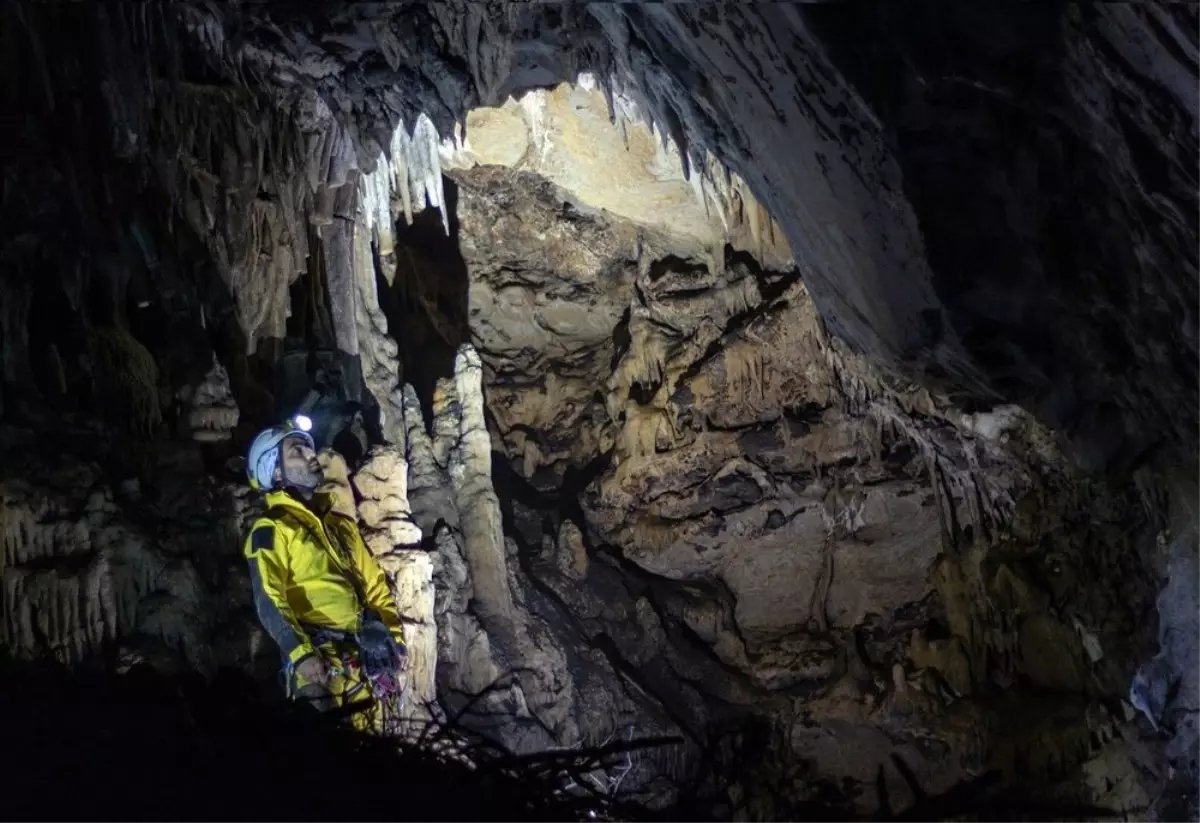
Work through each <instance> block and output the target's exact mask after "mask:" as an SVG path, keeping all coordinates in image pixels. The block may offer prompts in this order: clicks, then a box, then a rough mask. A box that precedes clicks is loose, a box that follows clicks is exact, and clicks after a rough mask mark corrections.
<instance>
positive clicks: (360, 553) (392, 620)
mask: <svg viewBox="0 0 1200 823" xmlns="http://www.w3.org/2000/svg"><path fill="white" fill-rule="evenodd" d="M353 531H354V540H353V545H354V551H353V556H354V565H355V567H357V570H358V573H359V575H360V579H361V580H362V581H363V586H364V589H365V590H364V591H363V596H364V597H366V599H367V606H369V607H370V608H372V609H374V610H375V611H376V613H378V615H379V617H380V619H381V620H383V625H385V626H387V627H388V631H390V632H391V634H392V637H393V638H394V639H395V640H396V642H397V643H399V644H400V645H402V646H403V645H405V640H404V623H403V622H402V621H401V620H400V608H399V607H398V606H397V605H396V599H395V598H394V597H393V596H392V587H391V585H389V583H388V579H387V575H385V574H384V573H383V569H382V568H381V567H380V565H379V562H378V561H377V560H376V559H375V558H374V556H372V554H371V551H370V549H368V548H367V546H366V544H365V543H364V542H363V539H362V536H361V535H360V534H359V532H358V526H357V525H354V526H353Z"/></svg>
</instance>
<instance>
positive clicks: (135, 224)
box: [0, 0, 1200, 818]
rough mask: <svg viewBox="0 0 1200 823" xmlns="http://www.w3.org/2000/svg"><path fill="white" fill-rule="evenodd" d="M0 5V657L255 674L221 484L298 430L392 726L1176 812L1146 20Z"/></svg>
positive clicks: (1185, 135) (1184, 700)
mask: <svg viewBox="0 0 1200 823" xmlns="http://www.w3.org/2000/svg"><path fill="white" fill-rule="evenodd" d="M0 18H2V19H3V21H4V32H5V35H6V36H5V43H6V44H7V46H8V48H6V49H5V53H6V54H7V55H8V59H9V61H10V64H9V71H8V72H6V77H7V78H8V80H6V81H5V95H6V98H5V99H6V102H7V103H9V106H8V108H9V109H10V110H11V111H13V112H16V113H19V114H20V115H21V117H20V118H19V122H20V123H22V124H23V125H21V126H20V127H17V128H14V129H13V130H11V133H10V134H9V138H10V140H11V147H10V151H9V152H6V154H5V160H4V161H3V174H4V180H5V185H4V186H3V187H0V211H2V213H3V215H4V218H5V221H6V226H8V227H9V228H10V229H11V231H10V233H9V237H8V238H7V239H5V240H4V241H3V243H2V244H0V260H3V261H4V267H3V270H2V271H0V375H2V378H3V379H2V380H0V506H2V509H0V511H2V525H3V540H4V544H3V550H4V555H3V589H2V590H3V598H4V600H3V612H4V634H3V643H4V646H5V648H6V649H8V650H10V651H13V652H16V653H18V654H21V655H26V656H36V655H38V654H52V655H56V656H59V657H61V658H63V659H68V660H72V661H79V660H85V659H86V660H108V661H109V662H113V663H115V664H116V665H118V666H119V667H120V666H126V665H128V663H129V661H130V660H133V659H144V660H149V661H152V662H154V663H155V664H156V665H161V666H165V667H169V666H179V665H187V666H190V667H194V668H197V669H200V670H202V671H212V670H214V669H215V668H217V667H220V666H237V667H240V668H244V669H247V670H251V671H254V672H256V673H257V674H258V675H260V676H261V677H262V678H263V679H264V680H266V679H270V678H272V677H274V676H275V673H276V668H277V655H276V651H275V650H274V649H273V648H271V646H270V642H269V641H268V640H267V639H266V638H265V636H264V635H263V633H262V631H261V629H259V628H258V627H257V625H256V621H255V620H254V615H253V610H252V608H251V607H250V604H249V601H248V585H247V580H246V571H245V567H244V563H243V561H242V558H241V545H240V541H241V537H242V534H243V533H244V528H245V525H246V523H247V522H248V518H250V517H252V516H253V515H254V514H255V513H256V512H257V511H258V507H259V506H260V501H257V500H256V499H254V497H253V496H252V495H250V494H249V493H248V491H247V490H246V489H245V488H244V486H243V484H242V481H241V477H240V474H239V465H238V462H237V460H236V459H232V458H231V455H233V454H235V453H236V452H237V451H240V450H242V449H243V448H244V446H245V445H246V444H247V443H248V442H249V438H250V437H252V436H253V434H254V432H255V430H256V428H257V427H259V426H261V425H265V424H268V423H270V422H274V421H275V420H277V419H279V418H280V417H282V416H283V415H285V414H290V413H292V412H294V411H295V410H296V409H297V408H303V409H305V410H306V411H307V412H308V413H310V414H311V415H312V416H313V417H314V419H315V420H316V423H317V426H316V428H315V429H314V433H315V435H316V436H317V438H318V440H319V441H320V442H319V445H320V446H321V455H322V461H323V464H324V465H325V466H326V469H327V479H328V483H329V488H330V490H332V491H334V492H335V496H336V499H337V505H338V506H339V508H340V509H341V510H342V511H344V512H346V513H347V514H350V515H352V516H355V517H357V518H358V519H359V522H360V524H361V526H362V530H363V535H364V538H365V540H366V542H367V545H368V547H369V548H370V550H371V551H372V552H373V553H374V554H375V555H376V556H377V557H378V558H379V560H380V563H381V564H382V565H383V567H384V568H385V569H386V570H387V572H388V574H389V576H390V578H391V580H392V583H393V587H394V589H395V591H396V594H397V598H398V601H399V603H400V607H401V611H402V613H403V616H404V618H405V621H406V625H407V626H408V629H409V632H410V646H411V651H412V655H413V662H414V666H413V670H412V672H411V683H412V687H413V688H412V695H413V699H412V700H411V701H410V703H409V707H410V710H411V711H412V712H413V714H414V716H418V717H420V716H424V713H425V710H426V709H427V708H428V709H429V710H430V711H431V712H434V713H437V712H440V711H444V710H450V711H456V710H459V709H463V708H464V707H467V706H468V705H471V701H472V699H473V698H474V697H476V696H481V697H480V699H479V700H478V701H477V702H476V703H475V704H473V705H474V707H475V709H476V710H477V711H475V712H474V713H473V714H472V717H471V718H470V719H469V721H468V722H469V723H471V724H472V725H474V726H475V727H476V728H479V729H482V730H486V731H487V732H488V733H489V734H491V735H493V736H495V737H496V738H498V739H499V740H501V741H502V742H503V743H504V744H506V745H508V746H510V747H512V748H513V749H515V750H518V751H523V752H535V751H538V750H544V749H546V748H554V747H568V748H569V747H574V746H580V745H588V744H597V743H602V742H604V741H611V740H613V739H616V738H617V737H620V738H622V739H629V738H632V737H635V736H649V735H655V734H676V735H679V736H680V737H681V738H682V739H683V741H684V742H683V743H681V744H679V745H676V746H673V747H668V748H663V749H659V750H656V751H655V752H654V753H646V754H644V755H640V756H638V757H636V758H635V757H633V756H631V757H630V759H629V761H628V763H627V764H626V767H624V768H623V769H622V770H621V771H620V772H619V773H614V774H607V775H600V774H597V775H594V776H593V777H594V779H595V781H596V784H597V785H598V786H599V787H601V788H602V789H605V790H608V789H611V788H613V787H615V786H617V785H620V786H622V787H623V788H647V789H651V790H653V791H654V792H655V793H657V795H658V796H659V797H666V796H668V795H669V793H670V792H671V791H672V788H671V782H672V781H677V780H680V779H685V778H689V777H692V776H694V775H696V774H697V770H699V769H701V768H703V767H705V766H706V764H707V765H708V766H712V767H714V769H715V772H714V773H713V774H710V778H711V779H710V780H709V781H708V784H707V785H708V788H709V789H711V790H713V791H717V792H718V793H719V794H721V795H722V798H723V802H725V803H727V804H728V805H727V806H725V807H723V808H724V809H725V810H726V811H727V812H728V813H729V814H734V813H735V811H736V813H737V814H740V815H743V816H751V817H763V818H768V817H781V816H783V817H786V816H788V814H789V812H790V810H792V809H794V808H795V806H794V805H791V804H795V803H798V802H801V801H803V800H804V799H805V798H807V797H809V796H811V795H812V794H814V793H818V792H824V793H825V794H826V795H828V793H829V792H833V793H834V794H835V795H836V796H837V797H839V798H840V799H841V801H842V802H844V803H845V805H846V806H847V807H853V808H857V809H858V810H860V811H862V810H867V811H870V810H873V809H876V808H877V801H878V799H879V797H880V792H881V789H886V793H887V794H889V795H890V796H891V797H892V799H893V801H895V803H896V804H898V805H900V806H903V805H906V804H908V803H910V802H911V801H912V800H913V799H914V798H913V797H911V786H910V784H909V782H908V781H905V780H903V779H902V778H901V776H900V775H899V774H898V773H897V772H896V771H895V770H894V769H893V768H891V767H890V765H889V764H890V763H891V760H890V758H891V756H893V755H896V756H899V757H901V758H902V759H903V761H904V762H905V763H907V764H908V767H909V769H910V770H911V772H912V774H913V775H914V776H915V781H916V783H917V784H919V785H920V786H922V787H923V788H924V789H925V790H926V791H938V790H941V789H945V788H948V787H951V786H953V785H955V784H956V783H958V782H959V781H961V780H964V779H967V778H969V777H971V776H974V775H977V774H979V773H981V772H984V771H988V770H996V771H998V772H999V774H1000V775H1001V784H1002V785H1003V786H1007V787H1012V786H1019V787H1020V788H1021V792H1022V793H1023V794H1024V795H1027V796H1029V797H1036V798H1040V799H1045V800H1055V801H1058V802H1082V803H1087V804H1098V805H1101V806H1104V807H1107V808H1112V809H1118V810H1121V811H1123V812H1125V813H1128V814H1132V815H1138V816H1140V815H1147V816H1150V815H1153V816H1188V815H1191V816H1194V814H1195V809H1196V805H1195V803H1196V799H1195V798H1196V780H1197V770H1196V759H1197V757H1196V752H1195V749H1196V744H1197V717H1198V711H1200V691H1198V690H1200V683H1198V682H1197V678H1196V677H1195V674H1194V673H1195V669H1196V662H1197V648H1198V645H1200V644H1198V643H1197V640H1196V633H1197V631H1198V627H1197V622H1196V613H1197V602H1198V599H1197V586H1196V580H1195V578H1196V573H1195V569H1196V565H1197V559H1196V558H1197V531H1196V524H1197V517H1196V508H1195V498H1196V493H1197V492H1196V489H1197V483H1196V469H1195V460H1194V457H1195V455H1196V451H1197V446H1198V438H1197V431H1198V430H1200V392H1198V390H1197V383H1196V379H1195V378H1196V373H1197V352H1198V338H1200V335H1198V333H1197V328H1196V326H1197V320H1196V318H1197V314H1196V306H1197V303H1198V302H1200V290H1198V288H1197V269H1198V265H1197V242H1196V241H1197V233H1196V225H1197V202H1198V195H1197V187H1196V174H1195V168H1194V159H1195V155H1196V151H1197V146H1198V140H1197V137H1198V133H1197V105H1196V98H1195V94H1194V91H1195V78H1196V76H1197V52H1198V46H1197V39H1196V37H1195V34H1194V33H1195V29H1196V25H1197V16H1196V13H1195V10H1194V9H1193V8H1188V7H1184V6H1179V5H1176V4H1166V3H1159V2H1149V3H1144V4H1139V5H1102V6H1098V7H1095V8H1091V7H1085V6H1078V7H1076V6H1069V5H1068V6H1062V5H1061V4H1049V5H1046V4H1023V5H1020V6H1015V7H997V8H995V9H985V8H976V7H971V8H955V9H953V10H947V9H944V8H942V7H941V6H940V5H938V6H935V5H934V4H932V3H926V2H916V3H910V4H906V5H905V10H904V12H903V13H899V12H898V11H897V10H896V9H894V8H891V7H889V6H886V5H885V6H878V7H876V6H870V7H867V6H861V5H858V4H825V3H815V4H806V5H803V6H795V5H789V4H777V5H753V4H752V5H748V6H742V5H737V4H733V5H727V6H721V7H718V6H714V5H711V4H703V3H701V4H682V5H681V4H674V5H670V4H668V5H638V4H625V5H605V4H591V5H584V6H559V5H556V4H515V3H494V4H487V5H479V4H430V5H428V6H425V5H421V4H363V3H359V4H350V3H335V4H327V5H326V6H323V7H322V8H321V9H320V10H316V9H315V8H314V9H310V8H307V7H304V6H303V5H302V4H300V5H297V4H282V5H278V6H274V5H272V6H271V7H269V8H268V7H267V6H261V5H255V4H241V5H233V6H229V7H225V6H220V5H219V4H208V3H199V2H192V0H179V2H176V3H173V4H155V5H151V6H147V7H146V8H144V9H136V8H134V7H133V6H127V5H124V4H118V5H109V4H83V5H81V6H61V7H60V6H56V5H54V4H50V5H46V4H30V3H18V4H9V5H8V6H6V7H5V8H4V9H3V10H2V11H0ZM64 42H75V43H77V44H79V47H78V48H69V49H61V48H59V46H60V44H62V43H64ZM60 52H61V54H62V57H61V59H59V58H58V57H55V59H52V60H51V59H47V55H48V54H55V55H57V54H59V53H60ZM435 703H440V704H441V705H440V706H435V705H434V704H435ZM885 767H886V768H885Z"/></svg>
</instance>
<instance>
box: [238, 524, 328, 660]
mask: <svg viewBox="0 0 1200 823" xmlns="http://www.w3.org/2000/svg"><path fill="white" fill-rule="evenodd" d="M284 543H285V537H284V535H282V534H281V533H280V530H279V528H278V527H277V526H276V525H275V524H274V523H272V522H271V521H270V520H259V521H258V522H256V523H255V524H254V528H253V529H251V530H250V534H249V535H248V536H247V537H246V545H245V554H246V559H247V560H248V561H249V563H250V588H251V592H252V594H253V597H254V610H255V611H256V612H258V619H259V621H260V622H261V623H262V625H263V628H264V629H265V630H266V632H267V634H269V635H271V638H272V639H273V640H274V641H275V642H276V643H277V644H278V645H279V649H280V651H282V652H283V655H284V657H286V658H287V660H288V662H289V663H291V664H292V665H293V666H294V665H296V664H297V663H299V662H300V661H301V660H303V659H304V658H306V657H308V656H309V655H312V654H314V653H315V649H314V648H313V645H312V642H311V641H310V640H309V638H308V635H307V634H305V632H304V630H303V629H301V628H300V624H299V623H298V622H297V620H296V615H295V614H294V613H293V611H292V608H291V606H289V605H288V601H287V579H288V565H287V546H286V545H284Z"/></svg>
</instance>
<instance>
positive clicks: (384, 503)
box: [354, 446, 421, 555]
mask: <svg viewBox="0 0 1200 823" xmlns="http://www.w3.org/2000/svg"><path fill="white" fill-rule="evenodd" d="M354 488H355V489H356V490H357V491H358V496H359V498H360V501H361V502H360V503H359V505H358V515H359V517H360V518H361V519H362V536H363V540H364V541H365V542H366V544H367V547H368V548H369V549H370V550H371V552H372V553H373V554H375V555H387V554H391V553H393V552H396V551H398V550H401V549H405V548H412V547H414V546H418V545H420V543H421V529H420V528H419V527H418V526H417V524H416V523H414V522H413V519H412V512H411V508H410V507H409V503H408V463H407V462H405V460H404V457H403V455H402V453H401V451H400V450H399V449H398V448H396V447H395V446H376V447H375V448H373V449H372V450H371V451H370V452H368V453H367V457H366V461H365V462H364V463H363V465H362V466H360V467H359V469H358V471H357V472H355V474H354Z"/></svg>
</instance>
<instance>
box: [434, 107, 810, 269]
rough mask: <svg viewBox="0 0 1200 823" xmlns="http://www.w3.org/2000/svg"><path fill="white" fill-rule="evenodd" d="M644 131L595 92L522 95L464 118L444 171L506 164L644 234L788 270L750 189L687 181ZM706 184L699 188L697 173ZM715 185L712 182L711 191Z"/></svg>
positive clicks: (675, 159)
mask: <svg viewBox="0 0 1200 823" xmlns="http://www.w3.org/2000/svg"><path fill="white" fill-rule="evenodd" d="M665 142H666V145H665V146H664V141H663V139H662V137H661V135H659V134H657V133H654V132H652V131H651V130H650V129H648V128H646V127H645V126H644V125H642V124H640V123H634V122H626V121H623V120H619V121H618V122H617V123H613V122H611V120H610V118H609V111H608V104H607V102H606V101H605V99H604V94H603V93H602V92H601V91H600V90H599V89H597V88H595V87H591V88H588V87H585V86H583V85H571V84H562V85H559V86H557V87H556V88H554V89H551V90H545V89H539V90H534V91H530V92H527V93H526V94H524V95H523V96H522V98H521V100H519V101H517V100H514V99H512V98H509V99H508V100H507V101H506V102H505V103H504V104H503V105H501V106H499V107H494V108H477V109H473V110H471V111H470V112H468V114H467V140H466V143H465V144H464V145H462V146H459V145H456V144H454V143H453V142H452V141H443V144H442V150H441V162H442V168H443V169H445V170H448V171H453V170H455V169H469V168H473V167H475V166H504V167H507V168H512V169H515V170H519V171H530V172H534V173H536V174H539V175H541V176H542V177H545V178H546V179H547V180H550V181H551V182H552V183H554V184H556V185H558V186H561V187H562V188H563V189H565V190H566V191H567V192H568V193H569V194H571V195H572V196H573V197H575V198H577V199H579V200H580V201H582V202H583V203H586V204H587V205H589V206H594V207H596V208H601V209H604V210H605V211H608V212H611V213H612V214H615V215H617V216H620V217H624V218H627V219H629V220H632V221H634V222H636V223H638V224H640V225H642V226H646V227H650V228H655V229H659V230H662V231H664V232H668V233H671V234H675V235H680V236H683V237H686V238H688V239H690V240H691V241H692V242H696V243H699V244H700V245H701V246H703V247H706V248H718V249H719V248H723V246H724V244H725V243H726V242H729V243H731V244H732V245H733V246H734V247H735V248H738V249H742V250H745V251H750V252H752V253H754V254H755V255H756V256H757V257H759V258H760V259H762V260H764V261H765V262H769V263H772V264H774V265H777V266H785V265H788V264H790V263H791V260H792V254H791V250H790V249H789V248H788V245H787V241H786V240H785V239H784V237H783V234H782V232H780V231H779V230H778V227H777V226H776V224H775V222H774V220H773V219H772V218H771V216H770V215H769V214H767V213H766V210H765V209H764V208H763V207H762V205H761V204H759V203H758V201H757V200H755V199H754V197H753V195H752V194H751V193H750V191H749V188H748V187H747V186H746V184H745V183H744V182H742V181H741V180H740V179H739V178H737V177H736V176H732V179H733V181H734V182H733V184H732V186H730V187H728V190H726V187H725V186H724V184H723V179H724V177H725V174H726V173H725V170H724V169H723V168H721V167H720V166H719V164H717V163H716V161H715V159H712V158H710V160H709V164H708V165H709V168H706V169H704V170H700V169H697V170H694V171H693V173H692V174H691V178H692V179H691V180H688V179H686V178H685V176H684V164H685V161H684V160H683V159H682V158H681V157H680V155H679V152H678V150H677V148H676V146H675V144H674V143H673V142H672V141H670V140H667V141H665ZM702 171H706V172H707V173H708V177H707V178H706V179H704V182H703V183H702V182H701V176H702V175H701V172H702ZM713 181H722V182H717V183H716V184H715V185H714V183H713Z"/></svg>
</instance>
